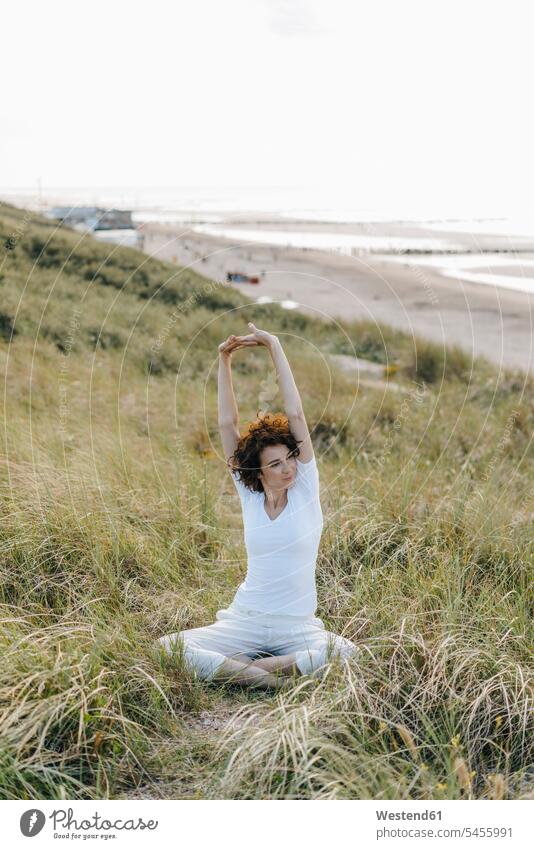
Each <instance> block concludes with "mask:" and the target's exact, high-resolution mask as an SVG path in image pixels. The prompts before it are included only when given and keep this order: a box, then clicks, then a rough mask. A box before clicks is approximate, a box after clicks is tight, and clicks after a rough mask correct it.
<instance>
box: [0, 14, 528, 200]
mask: <svg viewBox="0 0 534 849" xmlns="http://www.w3.org/2000/svg"><path fill="white" fill-rule="evenodd" d="M529 5H530V4H529V3H528V2H513V0H506V2H491V1H490V0H483V1H482V2H476V0H459V2H457V0H445V1H444V2H441V0H424V2H415V0H391V2H384V0H369V2H367V0H362V2H359V1H358V0H344V1H343V2H342V0H286V2H284V1H283V0H188V2H185V0H177V2H161V0H152V2H150V3H147V2H143V3H141V2H135V0H133V2H123V3H120V2H113V0H106V1H105V2H102V0H93V2H86V3H81V2H75V0H70V1H69V2H59V0H48V2H42V0H41V2H21V3H19V4H16V3H10V4H8V6H7V7H6V8H4V9H3V11H2V30H3V37H2V47H1V56H0V71H1V73H2V79H3V81H4V93H3V97H2V99H1V102H0V130H1V135H0V155H1V156H0V163H1V164H0V189H8V188H10V187H24V186H25V187H33V186H36V184H37V179H38V177H41V179H42V184H43V189H44V190H46V188H47V187H54V186H64V187H71V186H106V185H107V186H132V187H133V186H139V187H141V186H211V187H221V186H232V185H238V186H249V185H256V186H263V185H270V184H274V185H277V186H295V185H306V186H323V187H324V186H329V187H340V188H343V189H344V190H345V189H349V188H350V189H351V190H354V194H355V198H354V199H355V203H356V205H358V206H362V207H363V206H373V207H377V206H380V205H388V204H389V205H393V206H395V207H397V208H398V207H399V206H401V205H402V203H403V202H404V201H406V202H408V199H409V205H410V206H413V205H414V204H416V205H417V204H425V203H429V204H430V205H436V198H440V202H441V203H443V204H451V203H452V204H455V203H456V202H458V204H459V205H464V206H465V204H469V203H471V202H473V203H475V204H476V206H477V208H481V207H484V208H487V209H488V211H489V210H495V209H496V208H502V209H503V210H504V209H505V208H509V207H526V206H528V205H530V198H531V196H532V193H533V189H534V175H533V169H532V151H533V150H534V132H533V124H532V119H531V112H532V110H531V103H532V80H533V78H534V75H533V66H534V51H533V50H532V28H531V26H530V25H529V22H528V20H527V13H528V8H529Z"/></svg>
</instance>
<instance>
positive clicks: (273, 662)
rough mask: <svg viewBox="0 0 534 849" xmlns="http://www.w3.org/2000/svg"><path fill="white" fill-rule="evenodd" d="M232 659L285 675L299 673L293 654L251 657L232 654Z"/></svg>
mask: <svg viewBox="0 0 534 849" xmlns="http://www.w3.org/2000/svg"><path fill="white" fill-rule="evenodd" d="M232 659H233V660H239V661H241V662H242V663H246V664H249V663H252V664H253V665H254V666H258V667H259V668H260V669H265V670H267V671H268V672H272V673H275V672H281V673H282V675H285V676H293V675H300V674H301V672H300V669H299V668H298V666H297V664H296V662H295V660H296V658H295V655H294V654H278V655H272V656H271V657H258V658H251V657H250V656H249V655H248V654H234V655H233V656H232Z"/></svg>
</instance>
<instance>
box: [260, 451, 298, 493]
mask: <svg viewBox="0 0 534 849" xmlns="http://www.w3.org/2000/svg"><path fill="white" fill-rule="evenodd" d="M260 467H261V468H260V472H259V476H260V480H261V482H262V484H263V488H264V490H265V489H271V490H283V489H287V488H288V487H289V486H292V485H293V484H294V482H295V477H296V474H297V449H296V448H294V449H291V448H288V446H287V445H283V444H280V445H267V446H266V447H265V448H262V450H261V451H260Z"/></svg>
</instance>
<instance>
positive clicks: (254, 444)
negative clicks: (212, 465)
mask: <svg viewBox="0 0 534 849" xmlns="http://www.w3.org/2000/svg"><path fill="white" fill-rule="evenodd" d="M299 442H302V439H295V437H294V436H293V434H292V433H291V430H290V427H289V420H288V418H287V416H286V415H285V414H284V413H265V414H264V415H263V416H258V418H257V419H256V421H254V422H251V423H250V424H249V425H247V427H246V429H245V430H244V431H243V433H242V434H241V436H240V438H239V442H238V443H237V448H236V449H235V451H234V453H233V454H232V456H231V457H229V458H228V461H227V462H228V466H229V467H230V469H232V470H233V471H237V472H239V480H240V481H241V482H242V483H243V484H244V485H245V486H246V487H247V488H248V489H250V490H252V492H263V491H264V490H263V484H262V482H261V480H260V477H259V473H260V469H261V463H260V453H261V451H262V449H263V448H265V446H266V445H280V444H282V445H287V447H288V448H289V449H290V451H292V452H295V456H298V455H299V453H300V448H299V447H298V443H299Z"/></svg>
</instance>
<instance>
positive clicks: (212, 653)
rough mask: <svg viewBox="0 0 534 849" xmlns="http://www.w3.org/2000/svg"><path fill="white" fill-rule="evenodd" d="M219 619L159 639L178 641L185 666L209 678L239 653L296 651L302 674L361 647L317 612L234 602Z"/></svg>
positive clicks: (171, 645) (172, 646) (169, 643)
mask: <svg viewBox="0 0 534 849" xmlns="http://www.w3.org/2000/svg"><path fill="white" fill-rule="evenodd" d="M215 618H216V620H217V621H216V622H214V623H213V624H212V625H206V626H205V627H202V628H189V629H188V630H185V631H178V632H177V633H175V634H168V635H167V636H165V637H160V639H159V642H160V644H161V645H162V646H163V647H164V648H165V649H166V651H167V652H169V653H172V652H173V650H176V649H177V644H178V642H179V641H180V642H181V644H182V647H183V656H184V660H185V662H186V664H187V665H188V666H189V667H190V668H191V669H192V671H193V672H195V673H196V674H197V675H198V677H199V678H202V679H203V680H205V681H209V680H211V678H212V677H213V675H214V674H215V672H216V671H217V669H218V668H219V666H221V665H222V664H223V663H224V661H225V660H227V658H229V657H232V656H233V655H235V654H247V655H249V657H251V658H253V657H257V656H258V655H259V654H261V653H266V654H271V655H283V654H295V662H296V664H297V667H298V668H299V670H300V672H301V673H302V674H303V675H310V674H313V676H314V677H317V675H316V673H319V675H320V674H321V672H323V673H324V668H323V667H325V664H327V663H328V662H329V660H330V659H331V658H332V656H333V655H334V654H339V655H341V656H342V657H348V656H350V655H352V654H355V653H356V652H357V651H358V649H357V648H356V646H355V645H354V643H352V642H351V641H350V640H347V639H345V637H340V636H338V635H337V634H333V633H332V632H330V631H325V627H324V623H323V621H322V619H318V618H317V617H315V616H288V615H284V614H272V613H262V612H261V611H257V610H247V609H246V608H244V607H241V606H239V605H237V604H235V603H232V604H231V605H230V607H228V608H224V609H222V610H218V611H217V614H216V616H215Z"/></svg>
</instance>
